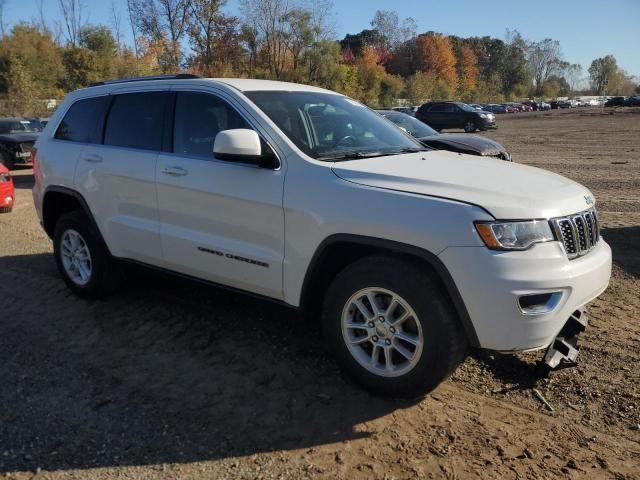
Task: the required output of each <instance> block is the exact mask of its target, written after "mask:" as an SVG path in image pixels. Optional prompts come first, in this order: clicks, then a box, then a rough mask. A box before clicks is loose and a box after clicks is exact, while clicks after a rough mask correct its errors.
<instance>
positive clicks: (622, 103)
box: [604, 97, 629, 107]
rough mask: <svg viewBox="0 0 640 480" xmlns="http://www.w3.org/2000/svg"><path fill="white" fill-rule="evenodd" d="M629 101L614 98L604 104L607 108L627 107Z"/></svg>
mask: <svg viewBox="0 0 640 480" xmlns="http://www.w3.org/2000/svg"><path fill="white" fill-rule="evenodd" d="M628 104H629V103H628V100H627V99H626V98H625V97H613V98H610V99H609V100H607V101H606V102H605V104H604V106H605V107H626V106H627V105H628Z"/></svg>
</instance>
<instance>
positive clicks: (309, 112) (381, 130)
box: [246, 91, 424, 160]
mask: <svg viewBox="0 0 640 480" xmlns="http://www.w3.org/2000/svg"><path fill="white" fill-rule="evenodd" d="M246 95H247V97H249V98H250V99H251V100H252V101H253V102H254V103H255V104H256V105H257V106H258V107H260V109H261V110H262V111H263V112H264V113H266V114H267V115H268V116H269V118H270V119H271V120H272V121H273V122H274V123H275V124H276V125H277V126H278V127H279V128H280V130H282V132H283V133H284V134H285V135H286V136H287V137H289V139H290V140H291V141H292V142H293V143H294V144H295V145H296V146H297V147H298V148H299V149H300V150H302V151H303V152H304V153H306V154H307V155H309V156H310V157H312V158H315V159H319V160H336V159H338V158H348V157H349V156H350V155H353V156H357V155H363V154H369V156H373V155H387V154H392V153H401V152H403V151H410V150H414V149H415V150H424V147H423V146H422V145H421V144H419V143H418V142H417V141H415V140H412V139H411V138H410V137H409V136H408V135H405V134H404V133H403V132H402V131H401V130H399V129H397V128H394V127H393V125H390V124H389V122H387V121H386V120H385V119H384V118H382V117H380V115H378V114H377V113H375V112H374V111H373V110H370V109H369V108H367V107H365V106H364V105H362V104H360V103H358V102H356V101H355V100H351V99H350V98H347V97H344V96H342V95H336V94H331V93H322V92H283V91H264V92H247V93H246Z"/></svg>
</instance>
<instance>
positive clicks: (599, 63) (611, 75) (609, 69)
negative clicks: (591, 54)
mask: <svg viewBox="0 0 640 480" xmlns="http://www.w3.org/2000/svg"><path fill="white" fill-rule="evenodd" d="M617 71H618V62H617V61H616V57H614V56H613V55H607V56H605V57H600V58H596V59H595V60H594V61H593V62H591V66H590V67H589V79H590V80H591V88H593V90H594V91H595V93H596V94H597V95H604V94H605V93H606V92H607V86H608V84H609V82H610V81H611V80H614V81H615V75H616V73H617Z"/></svg>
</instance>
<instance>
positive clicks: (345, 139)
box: [335, 135, 357, 147]
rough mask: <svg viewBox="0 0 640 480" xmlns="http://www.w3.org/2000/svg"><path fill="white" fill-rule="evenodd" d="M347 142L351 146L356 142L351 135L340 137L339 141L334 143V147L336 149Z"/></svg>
mask: <svg viewBox="0 0 640 480" xmlns="http://www.w3.org/2000/svg"><path fill="white" fill-rule="evenodd" d="M347 140H348V141H350V142H351V145H355V144H356V141H357V140H356V137H354V136H353V135H346V136H344V137H342V138H341V139H340V140H338V141H337V142H336V143H335V146H336V147H337V146H339V145H342V143H343V142H346V141H347Z"/></svg>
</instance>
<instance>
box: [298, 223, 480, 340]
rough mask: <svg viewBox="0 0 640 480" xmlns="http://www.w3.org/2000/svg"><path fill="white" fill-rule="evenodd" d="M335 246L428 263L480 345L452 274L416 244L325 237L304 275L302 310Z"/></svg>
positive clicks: (347, 236) (468, 332)
mask: <svg viewBox="0 0 640 480" xmlns="http://www.w3.org/2000/svg"><path fill="white" fill-rule="evenodd" d="M336 243H351V244H355V245H362V246H367V247H375V248H380V249H385V250H389V251H391V252H392V253H401V254H406V255H411V256H414V257H418V258H421V259H422V260H424V261H426V262H427V263H428V264H429V265H430V266H431V267H432V268H433V270H434V271H435V273H436V275H438V277H439V279H440V281H441V282H442V285H443V286H444V288H445V290H446V292H447V293H448V295H449V298H450V299H451V303H452V304H453V307H454V309H455V311H456V313H457V314H458V318H459V319H460V322H461V323H462V327H463V328H464V331H465V334H466V336H467V340H468V342H469V344H470V345H471V346H472V347H479V346H480V341H479V340H478V335H477V333H476V329H475V327H474V326H473V322H472V321H471V317H470V316H469V312H468V310H467V307H466V305H465V303H464V300H463V299H462V296H461V295H460V291H459V290H458V287H457V286H456V283H455V281H454V280H453V277H452V276H451V274H450V273H449V270H448V269H447V267H446V266H445V264H444V263H443V262H442V260H440V258H438V256H437V255H435V254H434V253H432V252H430V251H428V250H425V249H424V248H420V247H416V246H414V245H409V244H406V243H401V242H396V241H393V240H387V239H382V238H376V237H367V236H364V235H354V234H344V233H338V234H334V235H330V236H329V237H327V238H325V239H324V240H323V241H322V242H321V243H320V245H318V248H317V249H316V251H315V253H314V254H313V258H312V259H311V262H310V263H309V266H308V267H307V272H306V273H305V277H304V281H303V284H302V295H301V298H300V305H301V307H302V308H304V307H305V305H306V304H307V302H308V300H309V296H310V293H311V292H310V289H311V283H312V278H313V274H314V272H315V270H316V268H318V264H319V262H320V259H321V258H322V257H323V254H324V252H325V251H327V249H328V248H329V247H331V246H332V245H334V244H336Z"/></svg>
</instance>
